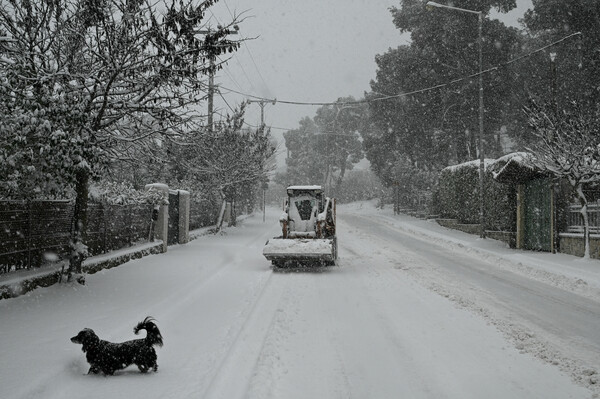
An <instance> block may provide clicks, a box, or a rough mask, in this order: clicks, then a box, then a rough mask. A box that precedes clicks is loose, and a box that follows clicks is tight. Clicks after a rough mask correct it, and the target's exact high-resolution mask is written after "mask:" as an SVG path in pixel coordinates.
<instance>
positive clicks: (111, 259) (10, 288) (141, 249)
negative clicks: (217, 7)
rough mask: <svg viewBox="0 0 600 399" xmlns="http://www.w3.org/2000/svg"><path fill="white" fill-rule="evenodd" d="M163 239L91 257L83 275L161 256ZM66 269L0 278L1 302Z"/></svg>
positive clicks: (200, 232)
mask: <svg viewBox="0 0 600 399" xmlns="http://www.w3.org/2000/svg"><path fill="white" fill-rule="evenodd" d="M249 216H250V215H241V216H239V217H238V218H237V221H238V222H242V221H243V220H244V219H246V218H248V217H249ZM214 229H215V226H207V227H201V228H199V229H195V230H191V231H190V240H195V239H197V238H199V237H202V236H204V235H207V234H210V233H211V232H212V231H214ZM162 244H163V242H162V240H156V241H153V242H144V243H140V244H137V245H133V246H131V247H127V248H122V249H119V250H116V251H111V252H108V253H105V254H100V255H96V256H91V257H89V258H87V259H86V260H84V261H83V265H82V268H83V272H84V273H86V274H94V273H96V272H98V271H100V270H102V269H110V268H112V267H116V266H119V265H122V264H123V263H127V262H129V261H130V260H132V259H139V258H142V257H144V256H148V255H155V254H160V253H161V251H162ZM63 267H64V268H65V270H66V268H67V267H68V261H66V260H63V261H59V262H55V263H51V264H48V265H45V266H42V267H39V268H34V269H27V270H19V271H16V272H10V273H6V274H1V275H0V300H2V299H6V298H14V297H16V296H19V295H23V294H25V293H27V292H29V291H31V290H34V289H36V288H37V287H48V286H50V285H53V284H56V283H58V282H59V281H60V274H61V271H62V269H63Z"/></svg>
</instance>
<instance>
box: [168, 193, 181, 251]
mask: <svg viewBox="0 0 600 399" xmlns="http://www.w3.org/2000/svg"><path fill="white" fill-rule="evenodd" d="M173 244H179V191H172V190H169V232H168V234H167V245H173Z"/></svg>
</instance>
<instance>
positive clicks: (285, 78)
mask: <svg viewBox="0 0 600 399" xmlns="http://www.w3.org/2000/svg"><path fill="white" fill-rule="evenodd" d="M438 2H439V3H443V2H444V1H443V0H438ZM517 3H518V8H517V10H514V11H513V12H511V13H510V14H509V15H505V16H501V19H502V20H504V21H505V22H506V23H510V24H512V25H515V26H516V25H517V23H518V22H517V19H518V18H520V17H521V16H522V15H523V12H524V11H525V10H527V9H528V8H530V7H531V0H517ZM394 5H395V6H397V7H399V6H400V1H399V0H395V1H394V0H302V1H298V0H259V1H252V2H250V1H247V0H246V1H244V0H220V1H219V2H218V3H217V4H216V5H215V6H214V7H212V8H211V10H212V12H209V17H210V18H211V21H210V23H211V24H213V25H216V24H217V23H224V22H227V21H230V20H231V15H239V14H242V16H243V17H246V20H245V21H243V22H242V23H241V24H240V33H241V35H239V37H245V38H253V37H256V39H254V40H249V41H247V42H245V43H244V44H243V45H242V48H241V49H240V50H239V51H238V52H237V53H235V55H234V56H233V57H232V58H231V59H230V60H229V62H228V63H227V65H226V66H225V68H224V70H222V71H219V72H218V75H217V77H216V79H215V81H216V83H218V84H219V85H220V86H221V92H222V94H223V96H224V97H225V100H226V101H227V103H228V104H229V106H231V107H235V106H236V105H237V104H239V103H240V102H241V101H242V100H243V99H244V98H247V97H245V96H242V95H239V94H236V93H233V92H229V91H228V90H227V89H233V90H236V91H239V92H242V93H246V94H249V95H255V96H259V97H267V98H277V99H280V100H289V101H300V102H330V101H335V100H336V99H337V98H339V97H344V96H348V95H352V96H354V97H356V98H359V97H362V96H363V93H364V92H365V91H368V90H369V82H370V80H372V79H374V77H375V70H376V65H375V60H374V58H375V55H377V54H382V53H384V52H385V51H386V50H387V49H388V48H390V47H397V46H399V45H402V44H406V43H407V38H408V35H401V34H400V32H399V31H398V30H397V29H396V28H395V27H394V24H393V22H392V17H391V14H390V12H389V7H390V6H394ZM492 17H498V14H496V15H492ZM229 106H228V105H227V104H226V103H225V101H224V100H222V99H221V98H219V96H217V98H216V99H215V107H216V109H218V110H219V111H220V112H221V113H226V112H227V111H229ZM317 108H318V107H314V106H292V105H284V104H276V105H274V106H273V105H267V106H266V107H265V123H266V124H267V125H270V126H272V127H273V129H272V132H273V133H274V135H275V137H281V133H282V132H283V131H284V130H283V129H280V128H284V129H286V130H287V129H290V128H296V127H297V126H298V121H299V120H300V119H301V118H302V117H303V116H310V117H312V116H314V113H315V111H316V109H317ZM246 116H247V117H246V121H247V122H248V123H250V124H254V125H258V124H259V123H260V108H259V106H258V105H257V104H251V105H250V107H249V109H248V111H247V113H246ZM218 118H219V117H218V116H216V117H215V119H218Z"/></svg>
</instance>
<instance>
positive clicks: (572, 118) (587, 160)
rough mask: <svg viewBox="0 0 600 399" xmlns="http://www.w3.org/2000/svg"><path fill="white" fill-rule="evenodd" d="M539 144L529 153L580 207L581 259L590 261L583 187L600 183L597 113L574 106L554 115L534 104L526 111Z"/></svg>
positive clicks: (599, 120) (599, 146) (599, 131)
mask: <svg viewBox="0 0 600 399" xmlns="http://www.w3.org/2000/svg"><path fill="white" fill-rule="evenodd" d="M526 114H527V116H528V118H529V124H530V125H531V127H532V128H533V132H534V134H535V136H536V137H537V139H538V142H537V143H536V144H535V145H534V146H532V147H531V148H530V149H529V151H530V152H531V153H532V154H533V155H534V157H533V160H532V161H531V162H533V163H534V164H535V166H537V167H538V168H540V169H541V170H544V171H548V172H550V173H551V174H553V175H554V176H556V177H557V178H561V179H565V180H566V181H568V182H569V184H570V185H571V186H572V187H573V190H574V191H575V194H576V196H577V199H578V200H579V203H580V204H581V217H582V218H583V235H584V241H585V254H584V258H589V257H590V242H589V241H590V237H589V223H588V213H587V203H588V201H587V198H586V195H585V193H584V186H585V185H588V184H593V183H597V182H600V113H599V112H598V111H596V112H595V113H594V114H591V115H590V114H586V113H585V112H583V111H582V110H581V109H579V108H578V107H577V106H574V107H573V109H572V110H563V111H562V112H560V113H556V112H555V111H554V110H551V111H548V110H546V109H545V107H542V106H539V105H536V104H534V105H533V106H531V107H530V108H527V109H526Z"/></svg>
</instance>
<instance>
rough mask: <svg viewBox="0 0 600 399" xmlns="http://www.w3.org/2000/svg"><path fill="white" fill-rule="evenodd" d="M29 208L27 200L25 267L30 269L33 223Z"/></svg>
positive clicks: (29, 202)
mask: <svg viewBox="0 0 600 399" xmlns="http://www.w3.org/2000/svg"><path fill="white" fill-rule="evenodd" d="M31 209H32V207H31V201H30V200H27V269H31V225H32V224H33V221H32V215H31V213H32V211H31Z"/></svg>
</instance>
